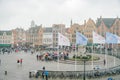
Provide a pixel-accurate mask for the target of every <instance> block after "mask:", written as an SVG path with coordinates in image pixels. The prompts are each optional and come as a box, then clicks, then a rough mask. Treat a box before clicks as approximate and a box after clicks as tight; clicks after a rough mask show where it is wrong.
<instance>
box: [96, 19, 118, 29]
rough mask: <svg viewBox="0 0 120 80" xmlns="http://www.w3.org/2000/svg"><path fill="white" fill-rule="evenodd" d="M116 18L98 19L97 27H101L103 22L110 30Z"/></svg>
mask: <svg viewBox="0 0 120 80" xmlns="http://www.w3.org/2000/svg"><path fill="white" fill-rule="evenodd" d="M115 20H116V18H98V19H97V22H96V26H97V27H98V26H100V24H101V22H102V21H103V22H104V24H105V25H106V27H108V28H110V27H111V26H112V25H113V23H114V22H115Z"/></svg>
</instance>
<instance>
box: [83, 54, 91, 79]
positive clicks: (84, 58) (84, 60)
mask: <svg viewBox="0 0 120 80" xmlns="http://www.w3.org/2000/svg"><path fill="white" fill-rule="evenodd" d="M89 58H90V57H89V56H86V55H84V56H83V57H82V60H83V62H84V75H83V80H86V76H85V64H86V61H87V60H89Z"/></svg>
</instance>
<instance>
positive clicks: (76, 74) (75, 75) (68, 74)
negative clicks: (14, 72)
mask: <svg viewBox="0 0 120 80" xmlns="http://www.w3.org/2000/svg"><path fill="white" fill-rule="evenodd" d="M102 52H103V53H102V54H105V51H102ZM95 53H97V54H99V52H97V51H95ZM117 54H118V53H117ZM107 55H112V54H111V51H109V52H108V54H107ZM112 56H114V57H116V58H119V59H120V54H119V55H112ZM48 72H49V75H48V78H53V79H55V78H60V79H66V78H68V79H79V78H83V75H84V72H83V71H48ZM85 75H86V78H89V79H91V78H102V77H105V76H113V75H120V65H118V66H115V67H111V68H108V69H99V70H90V71H86V72H85ZM41 76H42V70H37V76H36V73H34V71H33V72H30V73H29V77H36V78H37V77H41Z"/></svg>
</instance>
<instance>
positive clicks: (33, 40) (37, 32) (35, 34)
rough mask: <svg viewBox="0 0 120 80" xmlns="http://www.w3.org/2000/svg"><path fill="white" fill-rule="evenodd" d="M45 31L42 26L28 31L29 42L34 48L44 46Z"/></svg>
mask: <svg viewBox="0 0 120 80" xmlns="http://www.w3.org/2000/svg"><path fill="white" fill-rule="evenodd" d="M42 38H43V29H42V25H40V26H35V27H31V28H29V29H28V30H27V37H26V39H27V42H28V43H30V44H31V45H32V46H33V47H35V46H40V45H42Z"/></svg>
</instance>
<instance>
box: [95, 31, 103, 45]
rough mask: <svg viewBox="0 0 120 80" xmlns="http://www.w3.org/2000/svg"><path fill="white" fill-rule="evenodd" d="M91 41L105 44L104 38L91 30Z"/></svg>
mask: <svg viewBox="0 0 120 80" xmlns="http://www.w3.org/2000/svg"><path fill="white" fill-rule="evenodd" d="M93 43H98V44H105V38H104V37H102V36H101V35H99V34H97V33H96V32H94V31H93Z"/></svg>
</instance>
